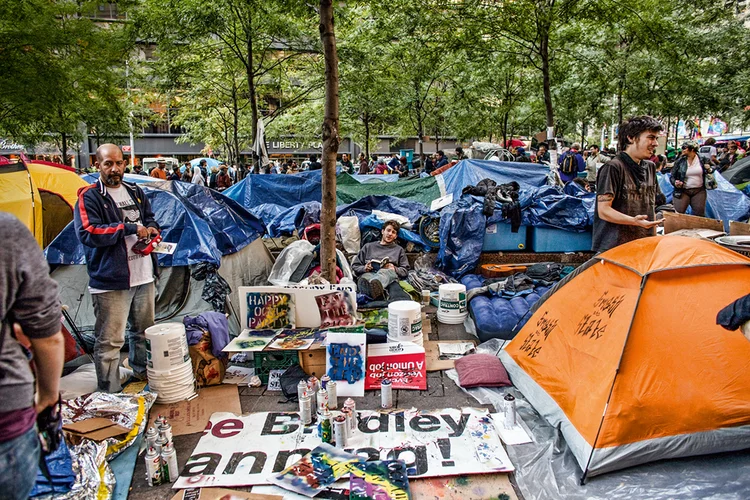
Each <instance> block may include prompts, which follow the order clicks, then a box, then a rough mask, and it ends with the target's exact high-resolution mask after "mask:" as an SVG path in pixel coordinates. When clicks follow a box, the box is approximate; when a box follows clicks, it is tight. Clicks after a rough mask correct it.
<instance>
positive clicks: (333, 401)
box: [326, 380, 339, 410]
mask: <svg viewBox="0 0 750 500" xmlns="http://www.w3.org/2000/svg"><path fill="white" fill-rule="evenodd" d="M337 389H338V385H337V384H336V382H334V381H333V380H331V381H330V382H328V385H326V390H327V391H328V408H330V409H332V410H335V409H336V408H338V407H339V401H338V397H337V395H336V392H337Z"/></svg>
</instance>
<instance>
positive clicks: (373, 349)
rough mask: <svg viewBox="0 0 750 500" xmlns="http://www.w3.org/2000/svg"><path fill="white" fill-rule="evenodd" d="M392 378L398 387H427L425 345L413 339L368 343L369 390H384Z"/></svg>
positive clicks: (367, 377)
mask: <svg viewBox="0 0 750 500" xmlns="http://www.w3.org/2000/svg"><path fill="white" fill-rule="evenodd" d="M383 379H388V380H390V381H391V384H392V386H393V388H394V389H417V390H420V391H424V390H426V389H427V367H426V366H425V353H424V347H420V346H418V345H416V344H414V343H412V342H389V343H387V344H372V345H369V346H367V372H366V378H365V390H372V389H380V382H382V381H383Z"/></svg>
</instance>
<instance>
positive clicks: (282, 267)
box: [268, 240, 315, 286]
mask: <svg viewBox="0 0 750 500" xmlns="http://www.w3.org/2000/svg"><path fill="white" fill-rule="evenodd" d="M314 248H315V247H314V246H313V244H312V243H310V242H309V241H306V240H298V241H295V242H293V243H290V244H289V246H287V247H286V248H285V249H284V250H282V251H281V254H279V256H278V258H277V259H276V262H274V264H273V267H272V268H271V273H270V274H269V275H268V281H269V282H270V283H271V284H273V285H276V286H284V285H288V284H289V278H290V277H291V276H292V273H294V271H295V270H296V269H297V267H298V266H299V264H300V262H302V259H303V258H305V257H306V256H308V255H310V254H311V253H312V251H313V249H314Z"/></svg>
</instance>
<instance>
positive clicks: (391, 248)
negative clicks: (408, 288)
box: [352, 220, 409, 299]
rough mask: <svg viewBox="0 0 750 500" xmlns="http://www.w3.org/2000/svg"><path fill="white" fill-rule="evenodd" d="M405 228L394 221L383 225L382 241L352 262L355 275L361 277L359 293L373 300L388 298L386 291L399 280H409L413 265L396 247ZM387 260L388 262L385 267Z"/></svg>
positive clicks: (401, 249)
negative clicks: (402, 228)
mask: <svg viewBox="0 0 750 500" xmlns="http://www.w3.org/2000/svg"><path fill="white" fill-rule="evenodd" d="M399 229H401V226H400V225H399V223H398V222H396V221H394V220H389V221H387V222H386V223H385V224H384V225H383V230H382V234H381V238H380V241H373V242H372V243H367V244H366V245H365V246H363V247H362V249H361V250H360V251H359V253H358V254H357V256H356V257H355V258H354V262H352V269H353V270H354V274H355V275H357V276H359V279H358V280H357V289H358V290H359V293H363V294H365V295H367V296H368V297H370V298H372V299H380V298H382V297H384V296H385V289H386V288H387V287H388V285H390V284H391V283H393V282H394V281H397V280H399V279H403V278H406V275H407V274H408V272H409V261H408V260H407V258H406V252H404V249H403V248H401V247H400V246H399V245H398V244H397V243H396V238H397V237H398V231H399ZM384 259H387V261H386V262H385V263H384Z"/></svg>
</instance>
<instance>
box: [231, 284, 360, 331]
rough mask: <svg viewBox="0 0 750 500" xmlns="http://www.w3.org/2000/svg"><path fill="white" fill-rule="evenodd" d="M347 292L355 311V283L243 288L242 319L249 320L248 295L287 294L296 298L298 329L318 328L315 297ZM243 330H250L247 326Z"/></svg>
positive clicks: (296, 322)
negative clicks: (259, 293)
mask: <svg viewBox="0 0 750 500" xmlns="http://www.w3.org/2000/svg"><path fill="white" fill-rule="evenodd" d="M339 290H340V291H343V292H346V293H347V295H348V296H349V303H350V304H352V306H353V308H354V311H355V312H356V307H357V285H356V284H354V283H343V284H338V285H287V286H241V287H239V295H240V317H241V318H247V314H248V311H247V299H246V295H247V294H248V293H255V292H261V293H285V294H290V295H292V296H293V297H294V309H295V316H296V321H295V326H296V327H297V328H318V327H319V326H320V324H321V321H322V320H321V318H320V312H319V311H318V304H317V302H316V301H315V297H317V296H318V295H325V294H328V293H331V292H335V291H339ZM243 328H248V327H247V326H245V327H243Z"/></svg>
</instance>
